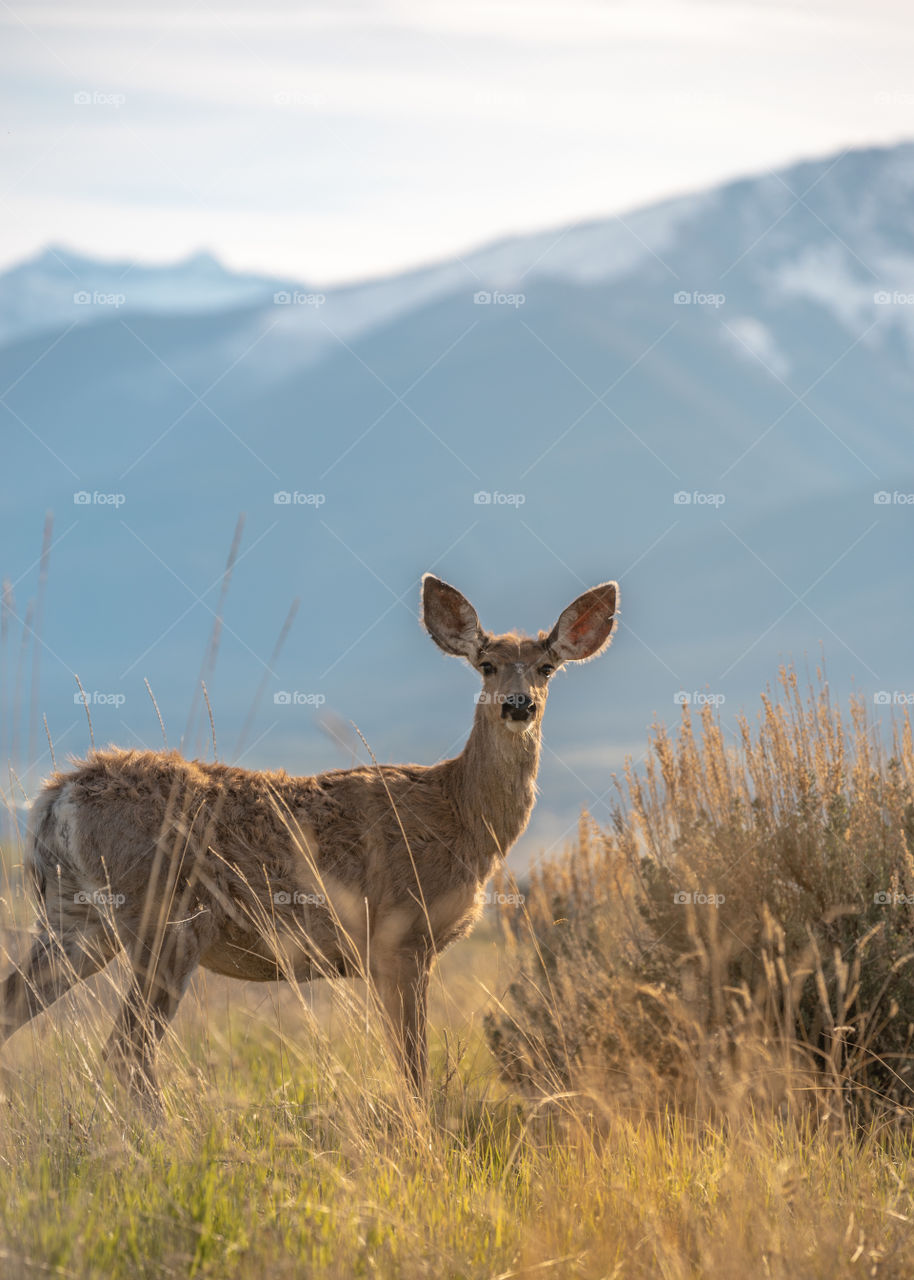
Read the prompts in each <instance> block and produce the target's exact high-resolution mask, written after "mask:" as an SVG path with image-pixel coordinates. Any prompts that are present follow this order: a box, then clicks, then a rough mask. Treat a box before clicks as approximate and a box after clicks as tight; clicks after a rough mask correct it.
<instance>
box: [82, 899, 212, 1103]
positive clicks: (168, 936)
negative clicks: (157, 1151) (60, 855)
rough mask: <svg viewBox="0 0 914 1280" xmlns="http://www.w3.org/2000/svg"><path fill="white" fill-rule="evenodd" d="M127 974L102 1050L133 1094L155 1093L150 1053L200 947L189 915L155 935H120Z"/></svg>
mask: <svg viewBox="0 0 914 1280" xmlns="http://www.w3.org/2000/svg"><path fill="white" fill-rule="evenodd" d="M125 946H126V948H127V951H128V955H129V957H130V965H131V968H132V970H133V977H132V981H131V983H130V986H129V988H128V991H127V994H126V997H125V999H124V1002H123V1004H122V1006H121V1009H120V1012H119V1014H118V1017H117V1021H116V1023H115V1026H114V1030H113V1031H112V1033H111V1037H110V1039H109V1041H108V1045H107V1047H106V1049H105V1057H106V1059H107V1060H108V1061H109V1062H110V1063H111V1066H112V1068H113V1069H114V1071H115V1072H116V1074H117V1075H119V1076H120V1077H121V1078H122V1079H123V1080H124V1081H125V1082H126V1083H127V1084H128V1085H129V1086H130V1088H131V1090H132V1091H133V1092H135V1093H136V1094H138V1095H140V1096H143V1097H144V1098H146V1099H147V1100H153V1099H155V1098H156V1096H157V1093H158V1084H157V1081H156V1074H155V1057H156V1050H157V1048H158V1043H159V1040H160V1039H161V1038H162V1035H163V1034H164V1032H165V1030H166V1029H167V1027H168V1024H169V1023H170V1022H171V1020H172V1018H173V1017H174V1015H175V1013H176V1011H177V1008H178V1005H179V1004H180V1002H181V997H182V996H183V995H184V992H185V991H186V990H187V986H188V983H189V982H190V980H191V977H192V976H193V972H194V970H195V969H196V968H197V965H198V964H199V962H200V956H201V954H202V951H203V949H204V945H203V938H202V937H201V930H200V929H199V928H197V927H195V922H194V920H192V919H191V920H182V921H179V922H176V923H174V924H166V925H165V927H164V929H163V930H161V933H160V935H157V936H154V937H149V936H144V934H139V935H134V936H133V937H132V938H131V939H129V940H125Z"/></svg>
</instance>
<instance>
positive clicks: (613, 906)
mask: <svg viewBox="0 0 914 1280" xmlns="http://www.w3.org/2000/svg"><path fill="white" fill-rule="evenodd" d="M697 720H698V723H696V717H694V716H693V715H692V713H691V712H690V709H689V708H688V707H684V708H683V714H682V722H681V725H680V727H679V730H678V733H676V734H675V736H674V735H673V734H671V733H670V732H669V731H668V730H667V729H666V728H665V727H664V726H663V725H655V726H654V727H653V730H652V734H651V739H650V744H649V751H648V755H647V760H646V764H645V765H644V767H643V769H642V770H640V771H636V769H635V768H634V766H633V765H632V764H631V762H629V763H628V765H627V767H626V771H625V775H624V779H622V780H617V792H618V795H617V802H616V804H615V806H614V809H613V814H612V821H611V823H610V826H609V828H608V829H599V828H598V827H597V826H596V825H595V824H594V823H593V822H592V821H591V820H590V818H589V817H588V816H587V815H586V814H585V815H584V816H583V818H582V821H581V826H580V832H579V836H578V839H577V842H576V844H575V845H574V846H573V847H572V848H571V849H569V850H567V851H566V852H565V853H564V854H563V855H562V856H560V857H558V858H556V859H554V860H553V861H551V862H548V863H546V864H545V865H544V866H542V867H541V868H540V869H538V870H537V871H535V872H534V873H533V874H532V876H531V883H530V891H529V895H528V902H527V912H526V916H525V918H524V920H523V922H522V923H521V924H520V925H518V923H517V914H516V912H510V911H505V912H503V913H502V922H503V927H504V929H505V932H506V934H507V935H508V940H509V943H510V944H511V945H513V946H515V947H516V948H517V952H518V957H517V958H518V969H517V975H516V977H515V979H514V980H513V982H512V983H511V985H510V987H509V989H508V991H507V993H506V994H505V997H504V1000H503V1002H502V1003H501V1005H500V1006H499V1008H498V1010H497V1011H496V1012H494V1013H492V1014H490V1016H489V1018H488V1020H487V1028H486V1030H487V1036H488V1040H489V1044H490V1047H491V1049H492V1051H493V1053H494V1055H495V1057H496V1059H497V1061H498V1062H499V1065H500V1068H501V1070H502V1072H503V1074H504V1075H505V1076H506V1077H507V1078H508V1079H510V1080H511V1081H512V1082H513V1083H514V1084H515V1085H519V1086H522V1087H524V1088H526V1089H528V1090H530V1089H532V1090H536V1091H539V1092H555V1091H566V1090H569V1089H572V1090H574V1089H577V1090H586V1091H593V1092H595V1093H602V1092H605V1089H606V1087H607V1085H610V1086H611V1087H612V1090H613V1093H614V1095H615V1096H616V1097H617V1098H623V1099H624V1098H627V1099H630V1100H631V1101H632V1102H633V1103H635V1104H639V1105H642V1106H643V1105H646V1104H647V1103H650V1104H651V1105H656V1103H657V1100H658V1098H667V1099H678V1100H685V1101H688V1102H689V1104H690V1105H694V1104H695V1103H696V1102H698V1103H701V1102H703V1103H705V1104H707V1105H708V1106H709V1107H711V1108H713V1109H721V1108H724V1109H726V1108H728V1107H729V1106H731V1104H733V1103H736V1102H739V1101H741V1100H745V1099H746V1098H747V1097H748V1098H749V1099H751V1100H758V1101H762V1100H765V1101H767V1102H774V1103H778V1104H781V1105H791V1104H794V1103H799V1102H801V1101H802V1100H803V1099H804V1098H808V1099H814V1100H815V1105H816V1106H817V1107H819V1108H820V1109H821V1108H822V1107H824V1108H825V1109H826V1110H827V1111H830V1112H831V1113H832V1114H837V1113H838V1112H840V1111H842V1110H847V1109H848V1108H850V1110H851V1111H852V1113H853V1114H854V1116H856V1117H858V1118H862V1117H863V1116H867V1115H873V1114H875V1113H878V1114H879V1115H880V1116H883V1115H885V1112H886V1108H889V1109H894V1110H895V1111H896V1113H897V1114H907V1107H908V1106H909V1104H910V1103H911V1102H912V1100H914V1099H912V1089H911V1087H910V1084H909V1081H910V1079H911V1069H912V1058H911V1051H912V1039H914V983H912V976H914V974H912V962H914V861H912V850H914V790H912V783H914V749H912V737H911V726H910V722H909V720H908V718H907V715H905V718H904V720H903V721H902V722H901V723H900V724H896V725H895V727H894V730H893V747H892V752H891V755H890V757H889V758H888V759H886V753H885V751H884V749H883V746H882V745H881V743H880V741H879V737H878V734H877V732H876V730H875V728H874V726H873V725H871V724H870V723H869V722H868V719H867V716H866V713H865V709H864V706H863V703H862V701H860V700H859V699H857V700H855V701H853V702H852V704H851V710H850V717H849V720H847V721H846V720H845V718H844V717H843V716H842V714H841V712H840V710H839V709H838V708H837V707H835V706H833V705H832V703H831V701H830V699H829V694H828V687H827V684H826V683H825V681H824V678H823V677H822V676H821V674H820V675H819V677H818V681H817V684H816V685H815V686H814V687H813V688H812V689H811V690H810V691H809V692H808V694H807V695H806V696H805V698H804V696H803V695H802V694H801V693H800V692H799V690H798V682H797V677H796V674H795V672H794V671H793V670H791V669H782V670H781V672H780V687H779V690H778V693H777V695H772V693H771V690H770V689H769V690H768V692H767V693H766V694H765V695H764V696H763V697H762V711H761V713H760V716H759V723H758V725H757V726H756V727H755V728H753V727H751V726H750V724H749V722H748V720H747V719H746V718H745V717H740V719H739V720H738V722H737V732H736V741H735V743H734V744H733V745H728V744H727V742H726V740H725V736H724V732H723V729H722V727H721V724H720V721H719V719H718V718H716V717H715V714H714V712H713V711H712V710H711V708H710V707H706V708H704V709H703V710H702V712H701V714H700V716H699V717H697ZM658 1090H659V1093H658Z"/></svg>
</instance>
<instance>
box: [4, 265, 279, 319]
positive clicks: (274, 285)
mask: <svg viewBox="0 0 914 1280" xmlns="http://www.w3.org/2000/svg"><path fill="white" fill-rule="evenodd" d="M289 287H290V286H289V283H288V281H282V280H272V279H268V278H267V277H264V276H256V275H239V274H236V273H234V272H231V271H229V270H227V268H225V267H224V266H223V265H222V264H221V263H220V262H219V261H218V260H217V259H216V258H215V257H213V255H212V254H210V253H202V252H201V253H196V254H193V255H192V256H191V257H189V258H185V259H184V260H183V261H181V262H176V263H171V264H168V265H167V266H149V265H146V264H143V263H139V262H100V261H98V260H96V259H94V258H87V257H85V256H83V255H82V254H79V253H74V252H72V251H71V250H69V249H65V248H63V247H61V246H51V247H49V248H47V249H45V250H44V251H43V252H42V253H40V254H38V255H37V256H36V257H34V258H29V259H28V260H27V261H25V262H21V263H19V264H17V265H16V266H14V267H12V268H11V269H10V270H8V271H5V272H3V273H2V274H0V342H8V341H11V340H13V339H16V338H21V337H25V336H27V335H29V334H33V333H40V332H41V331H42V330H46V329H50V328H52V327H54V326H60V327H61V328H66V327H67V326H69V325H71V324H74V323H75V324H85V323H87V322H92V321H95V320H98V319H103V318H104V317H105V316H109V315H111V314H112V313H116V314H117V315H123V316H127V315H131V314H134V313H137V312H153V313H156V312H158V313H162V314H165V315H173V314H175V315H181V314H186V313H190V314H197V313H202V312H212V311H219V310H223V309H226V308H230V307H237V306H245V305H250V304H261V305H265V304H267V303H272V301H273V297H274V295H275V294H277V293H278V292H280V291H282V290H284V289H288V288H289Z"/></svg>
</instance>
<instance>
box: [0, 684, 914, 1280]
mask: <svg viewBox="0 0 914 1280" xmlns="http://www.w3.org/2000/svg"><path fill="white" fill-rule="evenodd" d="M912 766H914V752H912V746H911V734H910V729H909V726H908V725H907V724H906V723H904V724H902V725H900V726H899V729H898V734H897V737H896V740H895V741H894V742H893V744H892V747H891V750H890V751H889V752H886V751H884V750H883V749H882V748H881V747H880V746H879V743H878V740H877V737H876V735H875V733H874V732H873V731H872V729H871V727H870V726H868V725H867V723H866V719H865V716H864V715H863V711H862V708H861V707H859V706H858V707H855V708H854V709H852V713H851V717H850V720H849V722H848V723H846V724H845V723H844V721H843V720H842V717H841V715H840V714H839V712H838V710H837V709H836V708H834V707H832V706H830V705H829V702H828V698H827V694H826V692H825V690H824V689H823V688H820V689H819V690H818V691H817V692H815V693H814V694H813V695H812V696H811V698H809V699H805V698H801V696H800V694H799V692H798V689H797V684H796V680H795V679H794V677H793V675H792V674H791V673H789V672H785V673H783V679H782V686H781V690H780V694H779V696H778V697H777V698H774V697H769V698H767V699H766V700H765V703H764V706H763V714H762V718H761V720H760V723H759V724H758V726H757V727H750V725H749V724H748V723H745V722H743V723H741V725H740V726H739V734H738V741H736V742H734V743H731V744H729V745H728V744H727V742H726V740H725V737H724V735H723V733H722V731H721V730H720V729H719V727H718V726H717V725H716V724H715V722H714V720H713V718H712V717H711V716H707V717H705V718H704V721H703V723H702V724H700V725H696V724H694V723H693V722H692V721H691V720H690V718H689V717H688V715H686V716H685V717H684V720H683V724H682V726H681V728H680V729H679V731H678V733H677V734H675V735H671V734H669V733H668V732H667V731H666V730H665V729H664V728H663V727H661V726H657V727H656V728H655V730H654V735H653V739H652V749H651V754H650V757H649V759H648V762H647V764H646V765H645V767H644V768H643V769H642V770H640V771H638V772H635V771H634V770H631V771H629V773H628V775H627V777H626V778H624V779H623V780H621V782H620V790H619V805H618V810H617V813H616V815H615V820H614V823H613V824H612V826H611V829H609V830H606V831H602V830H597V829H596V828H595V827H594V825H593V824H592V823H591V822H590V821H589V820H588V819H587V818H586V817H585V818H584V819H583V820H582V825H581V834H580V839H579V840H578V841H577V842H576V844H575V845H574V847H572V848H571V849H569V850H568V851H567V853H566V854H564V855H562V856H560V857H558V858H556V859H555V860H553V861H552V862H551V863H550V864H548V865H547V866H544V867H542V868H541V869H540V870H539V871H538V872H537V873H536V875H535V876H534V877H533V879H532V883H531V885H530V887H529V889H528V890H527V891H526V892H527V901H526V909H525V910H524V911H523V912H518V911H517V910H516V909H514V908H513V907H511V906H506V908H505V911H504V915H503V918H502V920H501V921H500V922H496V921H492V922H489V923H488V924H486V925H484V926H483V927H482V928H481V930H480V931H479V932H477V934H476V935H475V936H474V938H473V939H472V940H470V941H469V942H465V943H460V944H458V945H457V946H456V947H455V948H454V949H453V951H451V952H449V953H448V954H447V955H446V956H445V957H444V959H443V961H442V964H441V966H440V968H439V971H438V976H437V978H436V980H435V982H434V984H433V993H432V1011H431V1025H432V1027H433V1037H434V1038H433V1053H432V1077H433V1088H432V1095H431V1098H430V1101H429V1105H428V1107H421V1106H418V1105H417V1104H416V1103H415V1102H414V1101H413V1099H412V1098H411V1097H410V1096H409V1094H408V1092H407V1090H406V1089H405V1088H404V1086H403V1084H402V1081H401V1078H400V1076H399V1075H398V1073H397V1071H396V1069H395V1068H394V1066H393V1064H392V1063H391V1061H390V1058H389V1055H388V1054H387V1051H386V1048H385V1044H384V1038H383V1032H382V1028H381V1025H380V1020H379V1018H378V1016H377V1012H376V1010H375V1009H373V1008H372V1006H371V1004H370V1003H368V1002H366V1000H365V999H364V991H363V989H362V988H360V987H359V986H358V984H351V983H336V984H333V985H332V986H329V987H326V988H321V987H317V988H315V989H314V991H313V993H312V991H311V990H310V989H309V988H302V989H297V988H293V987H279V986H275V985H273V984H266V985H264V986H254V985H246V984H242V983H231V982H228V981H225V980H221V979H215V978H213V977H212V975H209V976H205V975H201V976H200V977H198V978H197V979H196V980H195V982H194V985H193V987H192V990H191V992H190V993H189V995H188V997H187V998H186V999H185V1001H184V1003H183V1005H182V1007H181V1010H180V1012H179V1015H178V1017H177V1019H176V1021H175V1025H174V1028H173V1032H170V1033H169V1034H168V1036H167V1037H166V1040H165V1042H164V1045H163V1051H162V1059H161V1064H160V1076H161V1079H162V1081H163V1085H164V1101H165V1116H164V1118H163V1119H162V1120H161V1121H160V1122H159V1123H158V1124H157V1125H156V1126H155V1127H150V1126H149V1125H148V1124H147V1123H146V1121H145V1119H144V1117H142V1116H141V1115H138V1114H136V1112H135V1109H134V1104H133V1103H132V1102H131V1101H130V1098H129V1097H128V1096H126V1095H125V1094H124V1093H123V1092H121V1091H120V1090H119V1089H118V1087H117V1086H116V1085H115V1083H114V1081H113V1079H112V1078H111V1076H110V1075H109V1073H108V1071H107V1069H106V1068H105V1066H104V1064H103V1063H102V1062H101V1060H100V1057H99V1049H100V1046H101V1044H102V1043H103V1041H104V1039H105V1037H106V1035H107V1031H108V1027H109V1022H110V1015H111V1010H112V1008H113V1004H114V999H115V996H116V994H117V988H118V987H119V986H120V985H121V983H122V981H123V978H124V974H123V972H121V971H120V970H119V969H118V967H117V966H116V965H115V966H114V967H113V968H112V971H111V972H110V973H106V974H103V975H100V976H99V977H97V978H96V979H94V980H93V981H92V982H91V983H89V984H86V985H85V986H84V987H83V988H82V990H80V991H79V992H77V993H72V994H71V995H69V996H68V997H66V998H65V999H64V1000H63V1001H61V1002H60V1003H59V1005H58V1006H56V1007H55V1009H54V1010H53V1011H52V1012H51V1013H50V1014H46V1015H43V1016H42V1017H41V1018H39V1019H37V1020H36V1021H35V1022H34V1023H32V1024H31V1026H30V1027H28V1028H24V1029H23V1030H22V1031H21V1032H19V1033H18V1034H17V1036H16V1037H15V1038H14V1039H13V1040H12V1041H11V1042H10V1043H9V1044H8V1045H7V1046H6V1047H5V1048H4V1050H3V1058H2V1062H3V1071H4V1081H3V1087H4V1095H5V1096H4V1099H3V1101H2V1104H0V1112H2V1116H3V1122H2V1126H0V1275H3V1276H4V1277H5V1276H10V1277H18V1276H48V1275H57V1276H66V1277H70V1276H72V1277H83V1276H86V1277H99V1278H101V1277H105V1278H106V1280H107V1278H108V1277H121V1276H124V1277H143V1278H144V1280H145V1278H146V1277H149V1278H150V1280H151V1278H152V1277H157V1278H161V1277H168V1278H170V1277H180V1276H199V1277H203V1276H206V1277H209V1276H212V1277H224V1276H238V1277H244V1278H248V1277H251V1278H255V1277H256V1280H263V1277H265V1276H269V1277H271V1278H272V1277H280V1280H282V1278H283V1277H299V1276H312V1275H314V1276H327V1277H340V1278H341V1280H343V1278H345V1280H349V1278H350V1277H355V1276H378V1277H401V1276H402V1277H405V1278H406V1280H420V1278H421V1280H425V1278H426V1277H455V1278H456V1277H467V1278H470V1277H472V1278H476V1277H479V1278H480V1280H482V1278H491V1277H499V1278H500V1280H509V1278H510V1277H530V1278H531V1280H533V1278H538V1277H557V1276H561V1277H565V1276H569V1277H581V1278H583V1280H603V1278H606V1277H617V1278H619V1280H622V1278H626V1280H628V1278H629V1277H631V1278H633V1280H642V1278H643V1280H648V1278H650V1280H654V1278H655V1277H663V1278H664V1280H692V1278H694V1277H705V1276H707V1277H724V1278H726V1277H731V1276H732V1277H739V1280H754V1278H755V1277H772V1278H774V1280H781V1278H784V1280H787V1278H793V1277H803V1278H806V1277H809V1278H810V1280H813V1278H816V1280H818V1278H820V1277H821V1278H822V1280H843V1278H844V1277H857V1276H879V1277H898V1278H899V1280H901V1278H902V1277H905V1278H907V1277H910V1276H912V1275H914V1232H912V1222H914V1150H912V1140H911V1134H910V1128H909V1124H908V1120H909V1115H910V1112H909V1110H908V1106H909V1102H910V1093H909V1090H908V1086H907V1083H906V1081H907V1079H908V1078H909V1074H910V1073H909V1070H908V1058H907V1051H908V1044H909V1038H910V1035H911V1023H912V1021H914V996H912V995H911V994H910V989H911V981H910V976H909V974H910V952H909V947H910V946H911V938H912V932H911V925H912V923H914V921H912V907H911V905H910V904H909V903H907V902H901V901H895V899H894V897H893V898H892V900H891V901H890V902H888V903H882V902H877V901H876V900H875V896H876V894H878V893H888V894H890V895H896V894H897V895H905V896H907V895H908V894H911V893H912V892H914V884H912V880H914V877H912V868H911V861H910V849H911V840H912V830H914V827H912V801H911V795H912V792H911V786H912V778H914V773H912ZM506 887H507V886H506ZM677 893H690V894H692V895H693V901H691V902H687V903H682V902H676V901H674V898H675V895H676V894H677ZM695 894H699V895H702V894H703V895H706V896H710V895H719V894H722V895H723V897H724V901H723V902H720V903H717V904H712V903H709V902H706V901H701V900H700V899H699V900H697V901H696V900H694V895H695ZM7 908H8V909H7V913H6V918H7V922H8V925H9V926H10V927H12V926H13V925H15V924H17V923H18V924H22V923H23V922H24V920H25V918H26V914H27V912H26V907H25V904H24V903H23V902H22V900H21V899H20V898H18V897H17V896H16V884H15V877H14V878H13V883H12V885H11V896H10V897H9V898H8V901H7ZM6 941H7V944H8V946H9V948H10V949H11V950H12V951H14V952H16V951H17V949H18V947H19V946H20V943H21V939H20V938H18V936H16V935H14V934H13V933H11V932H8V933H7V935H6ZM484 1020H487V1022H486V1031H485V1033H484Z"/></svg>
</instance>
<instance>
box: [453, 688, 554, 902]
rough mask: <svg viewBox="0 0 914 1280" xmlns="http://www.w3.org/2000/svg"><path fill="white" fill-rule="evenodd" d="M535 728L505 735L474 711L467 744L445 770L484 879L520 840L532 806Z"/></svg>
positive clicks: (536, 753)
mask: <svg viewBox="0 0 914 1280" xmlns="http://www.w3.org/2000/svg"><path fill="white" fill-rule="evenodd" d="M540 743H541V738H540V726H539V723H537V724H536V725H535V727H534V728H533V729H531V730H530V731H529V732H528V733H511V732H510V731H509V730H506V729H505V728H504V727H503V726H502V725H500V724H497V723H493V722H492V719H491V717H490V716H488V715H486V714H484V709H483V708H482V707H477V710H476V718H475V720H474V721H473V729H472V732H471V733H470V736H469V738H468V739H467V744H466V746H465V747H464V749H463V751H462V752H461V753H460V755H459V756H456V757H455V758H454V759H453V760H452V761H450V764H451V766H452V779H453V785H454V798H455V801H456V805H457V809H458V812H459V814H460V817H461V820H462V822H463V825H464V827H465V829H466V831H467V834H468V835H469V837H470V840H471V845H472V848H473V850H474V857H475V858H476V860H477V861H478V869H479V878H480V879H485V878H486V877H487V876H488V874H489V872H490V870H491V868H492V865H493V863H494V861H495V859H496V858H497V857H498V856H499V855H501V856H502V857H504V855H505V854H507V852H508V850H509V849H510V848H511V846H512V845H513V844H514V842H515V840H517V838H518V836H520V835H521V833H522V832H523V830H524V828H525V827H526V825H527V822H528V820H529V818H530V814H531V812H532V810H533V805H534V803H535V800H536V772H537V769H538V768H539V758H540Z"/></svg>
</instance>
